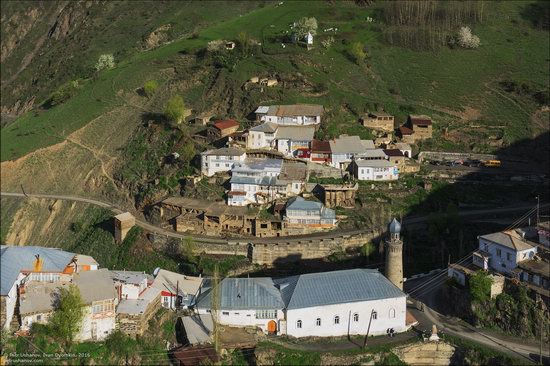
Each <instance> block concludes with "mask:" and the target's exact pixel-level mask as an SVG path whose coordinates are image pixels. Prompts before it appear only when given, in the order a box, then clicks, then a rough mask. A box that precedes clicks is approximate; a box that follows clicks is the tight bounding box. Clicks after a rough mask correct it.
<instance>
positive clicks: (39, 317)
mask: <svg viewBox="0 0 550 366" xmlns="http://www.w3.org/2000/svg"><path fill="white" fill-rule="evenodd" d="M41 320H42V315H41V314H38V315H37V316H36V321H38V322H39V321H41Z"/></svg>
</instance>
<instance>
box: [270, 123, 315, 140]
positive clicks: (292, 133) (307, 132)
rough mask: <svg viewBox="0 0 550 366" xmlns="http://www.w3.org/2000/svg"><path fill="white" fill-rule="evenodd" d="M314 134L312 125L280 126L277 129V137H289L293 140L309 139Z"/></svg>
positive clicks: (311, 138)
mask: <svg viewBox="0 0 550 366" xmlns="http://www.w3.org/2000/svg"><path fill="white" fill-rule="evenodd" d="M314 134H315V127H313V126H280V127H279V128H278V129H277V135H276V136H277V138H278V139H290V140H294V141H311V140H313V135H314Z"/></svg>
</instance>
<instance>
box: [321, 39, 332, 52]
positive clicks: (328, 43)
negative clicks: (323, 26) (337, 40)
mask: <svg viewBox="0 0 550 366" xmlns="http://www.w3.org/2000/svg"><path fill="white" fill-rule="evenodd" d="M333 44H334V37H332V36H330V37H328V38H327V39H323V40H322V41H321V45H323V47H324V48H326V49H329V48H330V47H331V46H332V45H333Z"/></svg>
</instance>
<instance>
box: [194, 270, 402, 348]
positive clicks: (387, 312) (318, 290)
mask: <svg viewBox="0 0 550 366" xmlns="http://www.w3.org/2000/svg"><path fill="white" fill-rule="evenodd" d="M211 296H212V289H211V283H210V281H205V285H203V288H202V289H201V295H199V299H198V301H197V304H196V307H195V311H196V312H197V313H198V314H200V315H204V314H208V313H211V314H212V316H213V317H214V318H215V319H217V320H218V321H219V322H220V323H221V324H224V325H229V326H233V327H247V328H259V329H261V330H262V331H263V332H265V333H272V334H280V335H289V336H292V337H296V338H301V337H338V336H346V335H358V334H366V333H367V332H368V333H369V335H381V334H387V332H388V331H389V330H390V329H393V330H394V331H395V332H402V331H405V330H406V329H407V326H406V295H405V294H404V293H403V292H402V291H401V290H400V289H398V288H397V287H396V286H395V285H393V284H392V283H391V282H390V281H389V280H388V279H387V278H385V277H384V276H383V275H382V274H380V273H379V272H378V271H377V270H372V269H352V270H344V271H334V272H323V273H311V274H305V275H299V276H291V277H286V278H279V279H272V278H266V277H263V278H225V279H224V280H222V281H221V283H220V285H219V304H220V306H219V309H215V310H214V309H212V307H211V302H212V299H211Z"/></svg>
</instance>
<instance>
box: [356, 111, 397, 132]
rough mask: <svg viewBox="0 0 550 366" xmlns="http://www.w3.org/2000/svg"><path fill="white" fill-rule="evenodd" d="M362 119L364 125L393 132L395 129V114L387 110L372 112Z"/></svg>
mask: <svg viewBox="0 0 550 366" xmlns="http://www.w3.org/2000/svg"><path fill="white" fill-rule="evenodd" d="M360 121H361V124H362V125H363V126H365V127H367V128H370V129H373V130H377V131H383V132H393V130H394V129H395V124H394V118H393V116H392V115H390V114H389V113H386V112H381V111H380V112H370V113H368V114H367V116H366V117H365V118H362V119H361V120H360Z"/></svg>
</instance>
